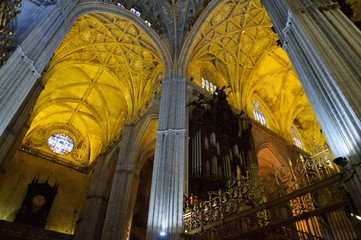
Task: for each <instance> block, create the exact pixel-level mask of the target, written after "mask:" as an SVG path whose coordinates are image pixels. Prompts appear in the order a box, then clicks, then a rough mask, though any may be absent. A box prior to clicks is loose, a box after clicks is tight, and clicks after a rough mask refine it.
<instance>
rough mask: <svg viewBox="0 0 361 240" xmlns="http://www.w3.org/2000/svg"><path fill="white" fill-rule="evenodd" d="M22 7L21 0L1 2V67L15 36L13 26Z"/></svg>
mask: <svg viewBox="0 0 361 240" xmlns="http://www.w3.org/2000/svg"><path fill="white" fill-rule="evenodd" d="M20 6H21V0H2V1H1V2H0V67H1V66H2V65H4V63H5V59H6V53H7V52H8V49H9V46H10V43H11V36H12V35H13V32H12V28H11V24H12V23H13V21H14V19H15V18H16V17H17V16H19V14H20V11H18V7H20Z"/></svg>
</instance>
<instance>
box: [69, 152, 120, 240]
mask: <svg viewBox="0 0 361 240" xmlns="http://www.w3.org/2000/svg"><path fill="white" fill-rule="evenodd" d="M118 155H119V151H114V152H113V153H112V154H111V155H110V156H104V155H101V156H99V158H98V160H97V161H98V163H97V165H96V166H95V169H94V171H93V173H92V176H91V180H90V186H89V190H88V195H87V198H86V200H85V204H84V207H83V210H82V213H81V214H80V216H79V219H78V221H77V226H76V229H75V234H74V238H73V239H74V240H83V239H87V240H92V239H99V238H100V236H101V232H102V230H103V223H104V218H105V212H106V207H107V204H108V199H109V192H110V188H111V186H112V184H111V183H112V181H113V177H114V170H115V169H114V168H115V164H116V163H117V159H118Z"/></svg>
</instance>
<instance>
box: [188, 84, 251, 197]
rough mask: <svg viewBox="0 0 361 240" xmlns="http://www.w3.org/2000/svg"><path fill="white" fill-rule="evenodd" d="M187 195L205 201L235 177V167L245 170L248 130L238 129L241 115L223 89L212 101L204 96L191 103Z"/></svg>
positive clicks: (248, 146) (248, 139)
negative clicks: (233, 109) (234, 109)
mask: <svg viewBox="0 0 361 240" xmlns="http://www.w3.org/2000/svg"><path fill="white" fill-rule="evenodd" d="M189 106H190V122H189V136H190V142H189V196H191V195H194V196H197V197H198V198H200V199H208V194H207V193H208V192H209V191H218V189H219V188H223V187H224V186H225V185H226V183H227V182H228V181H231V180H233V179H234V178H235V177H236V171H237V166H239V167H240V169H241V172H242V174H245V173H246V171H245V169H246V162H247V161H246V157H247V152H248V151H249V148H250V134H251V133H250V129H251V126H249V128H247V129H245V130H243V131H242V129H241V128H240V117H241V116H242V114H243V112H241V114H235V113H234V112H233V111H232V109H231V106H230V105H229V104H228V101H227V95H226V93H225V92H224V88H223V89H218V90H217V91H216V93H215V94H213V97H212V99H207V98H206V97H205V96H204V95H203V94H200V96H199V98H198V99H197V100H195V101H193V102H191V103H190V105H189Z"/></svg>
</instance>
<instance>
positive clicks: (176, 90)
mask: <svg viewBox="0 0 361 240" xmlns="http://www.w3.org/2000/svg"><path fill="white" fill-rule="evenodd" d="M185 95H186V79H185V78H172V79H167V80H163V86H162V98H161V104H160V111H159V123H158V131H157V142H156V150H155V159H154V167H153V176H152V189H151V196H150V204H149V214H148V226H147V239H159V238H166V239H180V233H181V231H182V214H183V181H184V180H183V178H184V161H185V138H186V103H185Z"/></svg>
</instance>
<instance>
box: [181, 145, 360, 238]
mask: <svg viewBox="0 0 361 240" xmlns="http://www.w3.org/2000/svg"><path fill="white" fill-rule="evenodd" d="M251 172H252V174H251V175H252V178H250V177H248V174H247V176H241V175H240V171H239V170H238V171H237V177H236V179H235V180H234V181H233V183H232V184H230V185H229V186H228V188H227V189H226V190H224V191H221V190H220V191H218V192H211V193H209V200H207V201H199V202H197V201H194V199H192V198H190V199H186V201H185V206H184V215H183V230H184V234H183V237H184V238H185V239H238V238H241V237H247V236H253V237H254V236H258V237H259V239H284V238H282V237H281V235H282V236H287V235H288V236H289V237H291V238H292V236H293V235H297V236H299V237H298V239H323V238H326V239H328V237H329V236H342V237H339V239H356V238H357V237H361V236H358V235H357V234H359V235H360V233H357V231H356V230H355V229H357V227H356V228H355V226H354V225H355V224H357V223H355V220H354V219H353V218H350V214H349V213H350V210H352V207H351V206H352V202H351V199H350V197H349V194H348V193H347V192H346V191H345V189H344V188H343V186H342V177H341V174H340V173H339V170H338V168H337V166H336V165H334V163H333V162H332V161H331V153H330V152H329V150H322V151H318V152H317V153H316V154H315V155H313V156H312V157H309V158H306V157H305V156H302V155H299V157H298V159H296V160H295V161H293V162H292V161H289V164H287V166H286V165H281V166H278V167H276V166H273V170H272V171H271V172H268V173H262V177H261V176H260V175H257V174H256V171H253V170H252V171H251ZM339 226H345V229H347V231H346V230H344V229H343V228H340V227H339ZM358 227H361V226H358ZM278 235H279V238H277V237H276V236H278ZM272 236H273V237H272ZM252 239H253V238H252ZM254 239H256V238H254ZM292 239H295V238H292Z"/></svg>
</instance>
